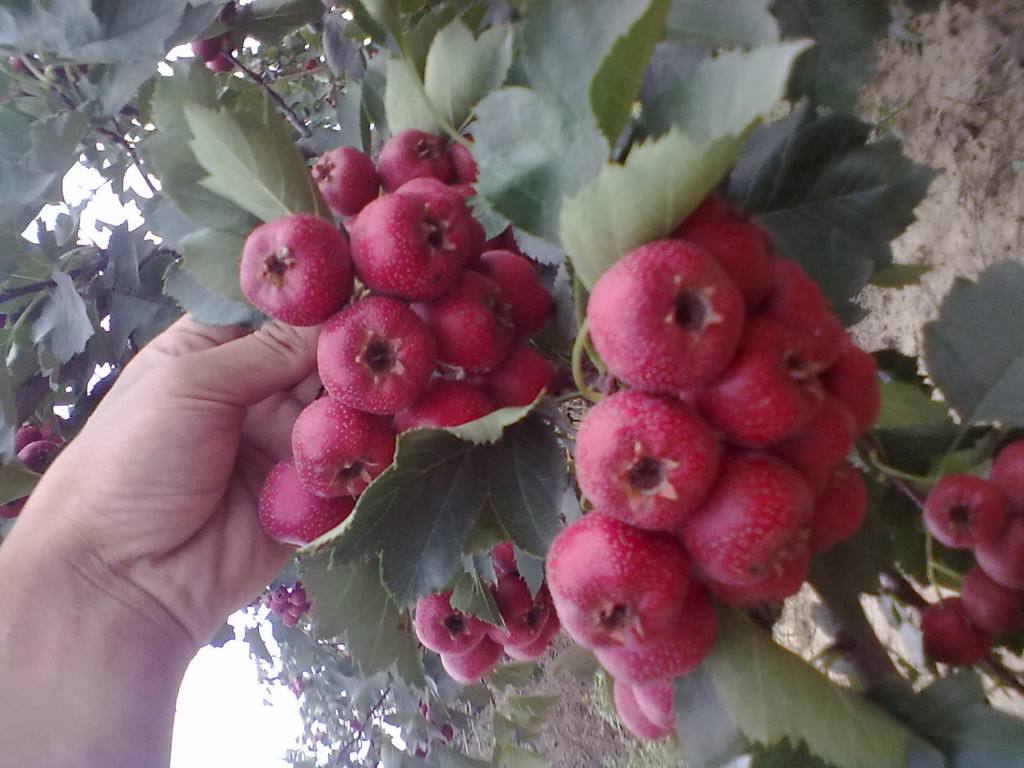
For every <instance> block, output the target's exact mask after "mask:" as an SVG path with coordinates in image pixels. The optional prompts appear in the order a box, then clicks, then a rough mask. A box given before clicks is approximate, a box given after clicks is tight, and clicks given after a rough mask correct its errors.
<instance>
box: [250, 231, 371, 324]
mask: <svg viewBox="0 0 1024 768" xmlns="http://www.w3.org/2000/svg"><path fill="white" fill-rule="evenodd" d="M240 282H241V286H242V292H243V293H244V294H245V296H246V298H247V299H249V301H251V302H252V303H253V305H254V306H256V307H257V308H259V309H260V310H262V311H263V312H265V313H266V314H268V315H270V316H271V317H273V318H276V319H277V320H281V321H283V322H285V323H290V324H291V325H319V324H320V323H322V322H323V321H324V320H326V319H327V318H328V317H330V316H331V315H332V314H333V313H334V312H335V311H336V310H337V309H338V308H339V307H340V306H341V305H342V304H344V303H345V302H346V301H348V298H349V296H350V295H351V294H352V266H351V263H350V261H349V248H348V243H347V242H345V238H344V237H342V235H341V232H340V231H338V228H337V227H335V226H334V224H332V223H331V222H329V221H328V220H327V219H323V218H320V217H319V216H312V215H310V214H307V213H295V214H292V215H291V216H285V217H283V218H280V219H275V220H274V221H271V222H268V223H266V224H261V225H260V226H258V227H256V229H254V230H253V231H252V232H251V233H250V234H249V237H248V238H247V239H246V241H245V247H244V248H243V249H242V266H241V277H240Z"/></svg>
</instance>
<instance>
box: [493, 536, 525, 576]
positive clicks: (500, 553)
mask: <svg viewBox="0 0 1024 768" xmlns="http://www.w3.org/2000/svg"><path fill="white" fill-rule="evenodd" d="M491 559H492V560H493V561H494V571H495V573H519V570H518V566H517V565H516V551H515V548H514V547H513V545H512V542H511V541H503V542H501V543H500V544H495V545H494V549H492V550H491Z"/></svg>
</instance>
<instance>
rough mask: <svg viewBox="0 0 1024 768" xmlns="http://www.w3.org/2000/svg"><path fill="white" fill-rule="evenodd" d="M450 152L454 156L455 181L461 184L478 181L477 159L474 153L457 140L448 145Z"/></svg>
mask: <svg viewBox="0 0 1024 768" xmlns="http://www.w3.org/2000/svg"><path fill="white" fill-rule="evenodd" d="M448 154H449V155H450V156H451V158H452V168H453V169H454V170H455V181H456V182H458V183H459V184H475V183H476V172H477V169H476V160H474V159H473V153H472V152H470V151H469V149H468V148H467V147H465V146H464V145H462V144H460V143H459V142H457V141H453V142H452V143H451V144H449V145H448Z"/></svg>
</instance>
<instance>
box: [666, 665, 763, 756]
mask: <svg viewBox="0 0 1024 768" xmlns="http://www.w3.org/2000/svg"><path fill="white" fill-rule="evenodd" d="M673 701H674V703H675V710H676V738H677V739H678V740H679V747H680V750H681V752H682V754H683V757H684V759H685V760H686V762H687V764H689V765H700V766H708V768H717V767H718V766H724V765H725V764H726V763H729V762H730V761H731V760H732V759H733V758H735V757H737V756H738V755H740V754H742V753H743V752H745V751H746V749H747V747H748V742H747V739H746V738H744V736H743V734H742V733H741V732H740V730H739V728H737V727H736V724H735V723H734V722H733V718H732V717H731V716H730V715H729V713H728V712H727V711H726V709H725V707H724V705H723V704H722V701H721V699H720V698H719V695H718V692H717V691H716V690H715V684H714V681H713V680H712V677H711V674H710V673H709V672H708V670H707V668H706V665H705V666H702V667H698V668H697V669H695V670H694V671H693V672H691V673H689V674H687V675H683V676H682V677H678V678H676V681H675V693H674V697H673Z"/></svg>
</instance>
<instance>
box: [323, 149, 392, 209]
mask: <svg viewBox="0 0 1024 768" xmlns="http://www.w3.org/2000/svg"><path fill="white" fill-rule="evenodd" d="M312 174H313V179H314V180H315V181H316V184H317V186H318V187H319V188H320V194H322V195H323V196H324V200H326V201H327V204H328V205H329V206H330V207H331V210H332V211H334V212H335V213H336V214H337V215H339V216H355V215H356V214H358V213H359V212H360V211H361V210H363V208H365V207H366V206H367V204H368V203H369V202H370V201H371V200H373V199H374V198H375V197H377V193H378V192H379V191H380V179H378V178H377V169H376V168H374V166H373V161H372V160H371V159H370V158H369V157H367V155H366V154H365V153H363V152H360V151H359V150H358V149H356V148H355V147H338V148H336V149H332V150H330V151H329V152H325V153H324V154H323V155H321V156H320V159H319V160H317V161H316V163H315V164H314V165H313V169H312Z"/></svg>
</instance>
